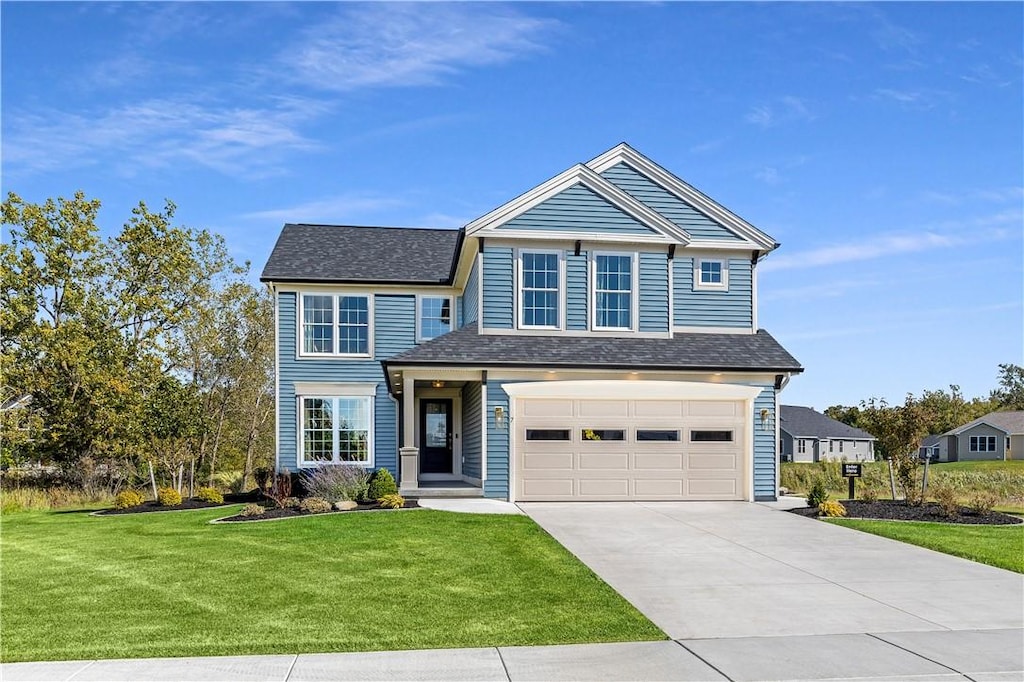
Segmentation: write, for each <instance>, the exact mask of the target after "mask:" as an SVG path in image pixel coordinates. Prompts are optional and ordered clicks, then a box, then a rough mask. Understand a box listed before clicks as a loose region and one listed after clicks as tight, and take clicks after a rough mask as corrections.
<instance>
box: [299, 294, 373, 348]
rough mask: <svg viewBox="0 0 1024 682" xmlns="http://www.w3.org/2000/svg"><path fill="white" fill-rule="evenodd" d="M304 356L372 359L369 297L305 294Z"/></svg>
mask: <svg viewBox="0 0 1024 682" xmlns="http://www.w3.org/2000/svg"><path fill="white" fill-rule="evenodd" d="M301 343H302V346H301V349H302V354H303V355H369V354H370V297H369V296H367V295H365V294H358V295H347V294H304V295H303V296H302V339H301Z"/></svg>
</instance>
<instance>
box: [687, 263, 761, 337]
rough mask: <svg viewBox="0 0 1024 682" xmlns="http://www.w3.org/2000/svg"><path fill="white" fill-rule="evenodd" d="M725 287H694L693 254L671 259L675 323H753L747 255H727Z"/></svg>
mask: <svg viewBox="0 0 1024 682" xmlns="http://www.w3.org/2000/svg"><path fill="white" fill-rule="evenodd" d="M726 260H727V261H728V265H729V290H728V291H709V290H699V289H698V290H694V288H693V268H694V258H693V257H690V256H681V255H680V254H679V253H677V254H676V257H675V259H674V260H673V261H672V290H673V291H672V303H673V317H674V321H673V323H674V325H675V326H676V327H747V328H750V327H751V325H752V324H753V311H754V306H753V279H752V273H751V269H750V260H749V259H748V258H728V259H726Z"/></svg>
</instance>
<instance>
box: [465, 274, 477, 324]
mask: <svg viewBox="0 0 1024 682" xmlns="http://www.w3.org/2000/svg"><path fill="white" fill-rule="evenodd" d="M479 295H480V272H479V267H478V266H477V263H476V262H474V263H473V268H472V269H471V270H470V271H469V278H468V279H467V280H466V289H465V290H464V291H463V292H462V325H467V324H469V323H470V322H476V320H477V317H478V315H479V312H480V311H479V306H480V301H479V298H478V297H479Z"/></svg>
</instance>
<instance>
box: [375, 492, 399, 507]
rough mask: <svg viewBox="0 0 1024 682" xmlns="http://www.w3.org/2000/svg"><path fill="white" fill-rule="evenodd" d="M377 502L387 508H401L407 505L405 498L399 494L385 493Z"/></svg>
mask: <svg viewBox="0 0 1024 682" xmlns="http://www.w3.org/2000/svg"><path fill="white" fill-rule="evenodd" d="M377 502H378V503H379V504H380V506H382V507H384V508H385V509H401V508H402V507H403V506H404V505H405V498H404V497H402V496H401V495H398V494H394V495H385V496H384V497H382V498H380V499H379V500H377Z"/></svg>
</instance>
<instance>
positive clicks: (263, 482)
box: [252, 467, 274, 492]
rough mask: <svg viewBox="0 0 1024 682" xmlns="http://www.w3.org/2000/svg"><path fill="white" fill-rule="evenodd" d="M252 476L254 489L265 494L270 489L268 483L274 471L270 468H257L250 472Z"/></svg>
mask: <svg viewBox="0 0 1024 682" xmlns="http://www.w3.org/2000/svg"><path fill="white" fill-rule="evenodd" d="M252 476H253V478H255V479H256V487H257V488H259V489H260V490H262V491H264V492H266V490H267V489H268V488H269V487H270V481H271V479H272V478H273V476H274V470H273V469H271V468H270V467H257V468H256V469H255V470H254V471H253V472H252Z"/></svg>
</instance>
